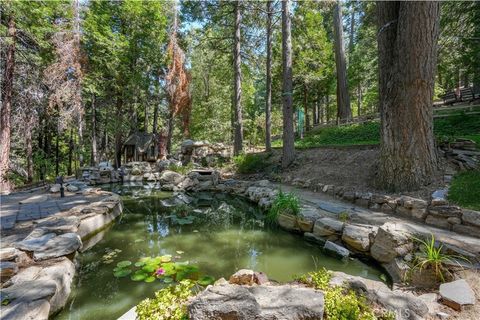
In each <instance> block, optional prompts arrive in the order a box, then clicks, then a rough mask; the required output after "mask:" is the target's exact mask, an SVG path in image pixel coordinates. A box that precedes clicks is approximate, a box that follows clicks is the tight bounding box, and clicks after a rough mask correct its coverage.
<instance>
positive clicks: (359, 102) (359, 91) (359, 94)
mask: <svg viewBox="0 0 480 320" xmlns="http://www.w3.org/2000/svg"><path fill="white" fill-rule="evenodd" d="M357 108H358V109H357V113H358V114H357V116H358V117H360V115H361V113H362V86H361V85H360V83H359V84H358V85H357Z"/></svg>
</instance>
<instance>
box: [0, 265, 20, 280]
mask: <svg viewBox="0 0 480 320" xmlns="http://www.w3.org/2000/svg"><path fill="white" fill-rule="evenodd" d="M17 272H18V266H17V264H16V263H15V262H10V261H0V279H2V281H4V280H6V279H8V278H10V277H12V276H13V275H15V274H16V273H17Z"/></svg>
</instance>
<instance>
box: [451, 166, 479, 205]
mask: <svg viewBox="0 0 480 320" xmlns="http://www.w3.org/2000/svg"><path fill="white" fill-rule="evenodd" d="M448 199H449V200H450V201H452V202H453V203H455V204H458V205H460V206H462V207H465V208H469V209H472V210H480V170H470V171H463V172H460V173H458V174H456V175H455V176H454V177H453V179H452V184H451V185H450V188H449V190H448Z"/></svg>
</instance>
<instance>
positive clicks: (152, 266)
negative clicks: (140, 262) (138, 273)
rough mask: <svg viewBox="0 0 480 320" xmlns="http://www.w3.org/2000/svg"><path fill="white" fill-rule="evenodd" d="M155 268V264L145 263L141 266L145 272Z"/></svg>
mask: <svg viewBox="0 0 480 320" xmlns="http://www.w3.org/2000/svg"><path fill="white" fill-rule="evenodd" d="M156 269H157V265H154V264H147V265H144V266H143V267H142V270H143V271H145V272H153V271H155V270H156Z"/></svg>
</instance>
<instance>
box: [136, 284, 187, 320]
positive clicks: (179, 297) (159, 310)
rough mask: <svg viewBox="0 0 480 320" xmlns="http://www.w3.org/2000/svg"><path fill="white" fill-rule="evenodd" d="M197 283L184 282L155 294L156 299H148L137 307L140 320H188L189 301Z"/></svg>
mask: <svg viewBox="0 0 480 320" xmlns="http://www.w3.org/2000/svg"><path fill="white" fill-rule="evenodd" d="M194 287H195V282H193V281H191V280H182V281H180V283H179V284H177V285H170V286H168V287H167V288H165V289H162V290H160V291H157V292H155V298H153V299H150V298H147V299H145V300H143V301H142V302H140V303H139V304H138V305H137V307H136V310H135V311H136V313H137V319H139V320H186V319H188V314H187V301H188V299H189V298H190V297H191V296H193V294H194V292H193V288H194Z"/></svg>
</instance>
